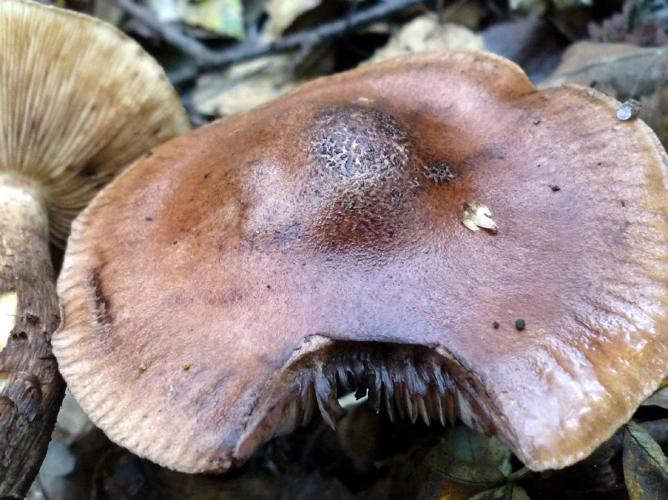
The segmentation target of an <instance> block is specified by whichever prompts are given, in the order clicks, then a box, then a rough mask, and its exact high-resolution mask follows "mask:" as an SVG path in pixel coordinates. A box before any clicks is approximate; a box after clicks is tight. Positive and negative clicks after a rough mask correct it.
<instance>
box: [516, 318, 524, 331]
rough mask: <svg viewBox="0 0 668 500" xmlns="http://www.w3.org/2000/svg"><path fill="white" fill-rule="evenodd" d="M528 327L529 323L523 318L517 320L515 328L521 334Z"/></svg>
mask: <svg viewBox="0 0 668 500" xmlns="http://www.w3.org/2000/svg"><path fill="white" fill-rule="evenodd" d="M526 326H527V323H526V321H524V320H523V319H522V318H520V319H516V320H515V328H516V329H517V330H518V331H520V332H521V331H522V330H524V329H525V328H526Z"/></svg>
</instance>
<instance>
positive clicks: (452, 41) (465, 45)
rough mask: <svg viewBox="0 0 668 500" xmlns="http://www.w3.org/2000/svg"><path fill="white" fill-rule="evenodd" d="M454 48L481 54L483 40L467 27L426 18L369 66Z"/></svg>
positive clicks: (409, 25) (406, 29)
mask: <svg viewBox="0 0 668 500" xmlns="http://www.w3.org/2000/svg"><path fill="white" fill-rule="evenodd" d="M453 48H462V49H471V50H480V49H482V48H483V43H482V38H481V37H479V36H478V35H476V34H475V33H473V32H472V31H471V30H469V29H468V28H465V27H464V26H459V25H456V24H451V23H440V22H439V21H438V17H437V16H435V15H433V14H426V15H424V16H420V17H417V18H415V19H413V20H412V21H411V22H409V23H407V24H405V25H404V26H403V27H402V28H401V30H399V31H398V32H397V33H396V34H395V35H394V36H393V37H392V38H390V41H389V42H388V43H387V45H385V46H384V47H382V48H380V49H378V50H377V51H376V52H375V53H374V55H373V56H372V57H371V58H370V59H368V60H367V61H365V62H378V61H383V60H385V59H390V58H392V57H395V56H399V55H403V54H413V53H417V52H426V51H436V50H446V49H453Z"/></svg>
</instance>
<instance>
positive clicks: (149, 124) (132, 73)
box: [0, 0, 189, 242]
mask: <svg viewBox="0 0 668 500" xmlns="http://www.w3.org/2000/svg"><path fill="white" fill-rule="evenodd" d="M0 58H1V59H2V61H3V63H2V64H0V177H1V176H2V175H3V174H11V175H20V176H23V177H26V178H28V179H30V180H33V181H35V182H36V183H37V185H38V186H39V191H40V195H41V196H42V198H43V201H45V202H46V206H47V207H48V209H49V223H50V228H51V231H52V233H53V235H54V236H55V240H56V241H57V242H63V241H64V240H65V237H66V236H67V233H68V230H69V225H70V221H71V220H72V219H73V218H74V216H75V215H76V214H77V213H78V212H79V211H80V210H81V209H82V208H83V207H84V206H85V205H86V204H87V203H88V201H89V200H90V199H91V198H92V197H93V195H94V194H95V193H96V192H97V190H98V189H99V188H100V186H102V185H103V184H105V183H107V182H108V181H109V180H110V179H111V178H112V177H113V176H114V175H116V174H117V173H118V171H119V170H120V169H121V168H122V167H124V166H125V165H127V164H128V163H129V162H131V161H132V160H134V159H135V158H137V157H138V156H139V155H140V154H142V153H144V152H145V151H147V150H148V149H150V148H151V147H153V146H155V145H157V144H159V143H161V142H164V141H166V140H167V139H170V138H172V137H174V136H175V135H178V134H180V133H183V132H185V131H186V130H187V129H188V128H189V122H188V117H187V115H186V113H185V110H184V109H183V106H182V105H181V102H180V100H179V97H178V96H177V95H176V92H175V91H174V89H173V88H172V86H171V84H170V83H169V81H168V80H167V77H166V75H165V73H164V71H163V70H162V68H161V67H160V65H159V64H158V63H157V62H156V61H155V60H153V58H152V57H151V56H149V55H148V54H147V53H146V52H145V51H144V50H143V49H142V48H141V46H139V44H137V42H135V41H134V40H132V39H131V38H130V37H128V36H126V35H124V34H123V33H122V32H120V31H118V30H117V29H116V28H114V27H113V26H111V25H109V24H106V23H103V22H101V21H99V20H97V19H94V18H92V17H89V16H84V15H81V14H77V13H74V12H71V11H67V10H63V9H58V8H55V7H48V6H44V5H41V4H39V3H36V2H35V3H33V2H26V1H23V0H3V1H2V2H0Z"/></svg>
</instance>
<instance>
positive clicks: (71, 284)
mask: <svg viewBox="0 0 668 500" xmlns="http://www.w3.org/2000/svg"><path fill="white" fill-rule="evenodd" d="M618 105H619V103H617V102H616V101H614V100H612V99H609V98H607V97H605V96H603V95H601V94H599V93H597V92H595V91H593V90H591V89H585V88H579V87H563V88H558V89H547V90H541V91H537V90H536V89H535V88H534V87H533V86H532V85H531V83H530V82H529V80H528V79H527V77H526V76H525V75H524V73H522V71H521V70H520V69H519V68H518V67H517V66H515V65H514V64H512V63H510V62H508V61H506V60H503V59H501V58H499V57H495V56H491V55H488V54H484V53H476V52H463V51H462V52H460V51H457V52H450V53H445V54H441V55H428V56H418V57H410V58H403V59H396V60H393V61H389V62H386V63H381V64H378V65H369V66H366V67H363V68H360V69H357V70H354V71H350V72H347V73H344V74H341V75H338V76H334V77H329V78H323V79H320V80H317V81H315V82H313V83H311V84H308V85H305V86H303V87H301V88H300V89H299V90H297V91H295V92H293V93H291V94H290V95H288V96H286V97H284V98H282V99H280V100H278V101H275V102H274V103H272V104H270V105H268V106H266V107H264V108H261V109H258V110H255V111H252V112H250V113H247V114H244V115H238V116H233V117H230V118H228V119H225V120H223V121H219V122H217V123H214V124H212V125H210V126H208V127H204V128H202V129H199V130H196V131H194V132H192V133H190V134H188V135H186V136H182V137H180V138H177V139H175V140H173V141H171V142H169V143H167V144H166V145H164V146H162V147H160V148H158V149H157V150H156V151H155V154H154V155H153V156H152V157H151V158H148V159H143V160H140V161H139V162H138V163H136V164H135V165H134V166H133V167H132V168H130V169H128V170H127V171H126V172H125V173H124V174H123V175H122V176H121V177H120V178H118V179H117V180H116V181H114V183H113V184H111V185H110V186H109V187H108V188H107V189H105V191H104V192H103V193H102V194H101V196H99V197H98V198H96V199H95V200H94V202H93V203H92V204H91V206H90V207H89V208H87V209H86V210H85V212H84V213H83V214H82V215H81V216H80V217H79V218H78V219H77V220H76V222H75V224H74V231H73V234H72V237H71V239H70V241H69V246H68V251H67V255H66V258H65V265H64V270H63V273H62V274H61V276H60V279H59V283H58V288H59V293H60V296H61V298H62V303H63V307H64V314H65V318H64V324H63V325H62V327H61V329H60V330H59V331H58V332H57V333H56V335H55V336H54V340H53V346H54V351H55V353H56V356H57V357H58V361H59V364H60V368H61V370H62V372H63V374H64V376H65V379H66V380H67V382H68V384H69V386H70V388H71V390H72V392H73V394H74V395H75V397H76V398H77V399H78V401H79V402H80V403H81V405H82V406H83V408H84V409H85V410H86V411H87V412H88V413H89V415H90V416H91V417H92V418H93V420H94V421H95V423H96V424H97V425H99V426H100V427H101V428H102V429H103V430H104V431H105V432H106V433H107V434H108V435H109V437H111V439H113V440H115V441H116V442H118V443H119V444H121V445H123V446H126V447H128V448H129V449H131V450H132V451H133V452H135V453H138V454H140V455H143V456H146V457H148V458H150V459H151V460H153V461H155V462H158V463H160V464H163V465H166V466H169V467H172V468H175V469H179V470H182V471H191V472H195V471H212V470H221V469H224V468H226V467H228V466H230V465H231V464H234V463H237V462H241V461H243V460H244V459H245V458H247V457H248V456H249V455H250V454H251V453H252V452H253V450H255V449H256V448H257V447H258V446H259V445H260V444H261V443H262V442H264V441H266V440H267V439H269V438H270V437H271V436H272V435H275V434H277V433H282V432H287V431H290V430H291V429H292V428H294V427H295V426H296V425H297V424H298V423H301V422H302V421H304V420H308V418H309V416H310V412H311V411H312V410H313V407H314V405H317V406H318V407H319V408H320V410H321V412H322V413H323V415H324V416H325V418H326V419H328V420H334V419H335V418H336V410H337V408H336V391H337V386H338V387H339V388H346V387H348V388H354V387H356V386H357V387H360V386H361V387H368V388H369V395H370V399H371V400H372V404H375V405H376V406H379V407H382V408H386V409H387V410H388V411H390V412H392V413H395V414H396V413H398V414H399V415H401V414H402V413H403V414H406V415H407V416H408V417H410V418H411V419H416V418H418V417H422V418H423V419H425V420H436V421H439V420H440V421H444V420H445V419H446V418H448V417H450V418H452V417H453V416H454V414H458V415H459V416H460V417H461V418H462V419H463V420H464V421H466V422H467V423H469V424H470V425H473V426H475V427H477V428H480V429H482V430H484V431H486V432H488V433H493V434H498V435H499V436H500V437H501V438H503V439H504V440H505V441H506V442H507V443H508V444H509V445H510V446H511V447H512V448H513V450H514V451H515V453H516V454H517V455H518V456H519V458H520V459H521V460H522V461H523V462H524V463H526V465H527V466H529V467H530V468H532V469H535V470H540V469H547V468H557V467H562V466H565V465H568V464H571V463H573V462H575V461H577V460H579V459H581V458H583V457H585V456H586V455H587V454H588V453H590V452H591V451H592V450H593V449H594V448H595V447H596V446H597V445H598V444H600V443H601V442H602V441H603V440H605V439H606V438H607V437H609V436H610V435H611V434H612V433H613V432H614V430H615V429H616V428H617V427H618V426H619V425H621V424H622V423H624V422H625V421H626V420H627V419H628V418H629V417H630V416H631V414H632V412H633V411H634V410H635V408H636V407H637V406H638V404H639V403H640V402H641V401H642V400H643V399H644V398H645V397H646V396H648V395H649V394H650V393H651V392H652V391H653V390H654V389H655V388H656V387H657V385H658V384H659V381H660V380H661V378H662V377H663V376H664V375H665V374H666V371H667V366H668V330H667V329H666V317H667V313H668V303H667V292H668V261H667V259H666V248H668V246H667V244H668V241H667V240H668V238H667V234H666V230H667V226H666V214H667V213H668V207H667V203H668V201H667V200H668V197H666V191H665V165H666V158H665V155H664V152H663V150H662V148H661V147H660V145H659V143H658V141H657V139H656V137H655V136H654V134H653V133H652V132H651V131H650V130H649V128H648V127H647V126H646V125H645V124H643V123H642V122H640V121H638V120H632V121H629V122H620V121H618V120H617V119H616V118H615V112H616V108H617V106H618ZM556 186H559V188H560V189H559V190H556V189H554V187H556ZM485 206H486V207H487V208H488V210H489V211H491V218H492V219H493V221H494V222H495V223H496V225H497V226H498V232H497V233H496V234H494V233H493V232H491V231H486V230H481V231H477V232H476V231H472V230H471V229H469V228H468V227H467V226H465V225H464V224H462V222H463V220H462V218H463V217H464V213H471V212H472V211H473V212H475V210H477V209H474V208H472V207H485ZM486 210H487V209H485V210H483V211H482V213H484V212H486ZM468 222H469V224H468V225H469V226H471V224H470V221H468ZM474 228H475V227H474ZM520 318H521V319H523V320H525V323H526V327H525V329H524V330H522V331H518V329H516V327H515V322H516V320H517V319H520ZM494 322H498V323H499V327H498V328H494V327H493V324H494Z"/></svg>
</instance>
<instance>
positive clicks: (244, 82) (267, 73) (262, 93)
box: [193, 55, 296, 116]
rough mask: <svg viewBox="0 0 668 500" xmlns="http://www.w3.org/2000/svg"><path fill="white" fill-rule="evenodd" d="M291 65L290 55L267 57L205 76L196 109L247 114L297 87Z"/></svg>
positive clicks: (197, 92)
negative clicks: (245, 112) (246, 112)
mask: <svg viewBox="0 0 668 500" xmlns="http://www.w3.org/2000/svg"><path fill="white" fill-rule="evenodd" d="M292 66H293V63H292V60H291V58H290V57H289V56H283V55H279V56H268V57H263V58H260V59H255V60H253V61H248V62H245V63H241V64H236V65H234V66H232V67H231V68H229V69H228V70H226V71H223V72H222V73H211V74H207V75H204V76H203V77H201V78H200V79H199V81H198V82H197V88H196V89H195V92H194V95H193V106H194V107H195V109H196V110H197V111H198V112H200V113H202V114H205V115H214V116H228V115H232V114H235V113H242V112H244V111H248V110H249V109H252V108H254V107H257V106H260V105H262V104H265V103H267V102H269V101H271V100H272V99H275V98H276V97H278V96H280V95H281V94H284V93H285V92H287V91H288V90H290V89H291V88H292V87H294V85H295V84H296V82H295V81H294V80H293V78H292V75H293V68H292Z"/></svg>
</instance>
